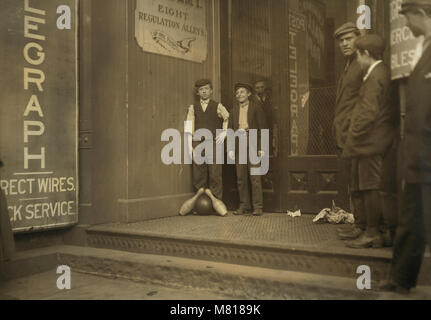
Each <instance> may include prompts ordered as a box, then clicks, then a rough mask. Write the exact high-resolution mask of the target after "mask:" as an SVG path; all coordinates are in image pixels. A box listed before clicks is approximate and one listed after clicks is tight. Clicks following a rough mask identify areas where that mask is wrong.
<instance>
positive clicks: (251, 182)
mask: <svg viewBox="0 0 431 320" xmlns="http://www.w3.org/2000/svg"><path fill="white" fill-rule="evenodd" d="M247 140H248V139H247ZM254 149H256V148H254ZM254 152H257V151H256V150H254ZM248 153H249V148H247V155H248ZM236 159H237V161H236V175H237V184H238V192H239V199H240V204H239V207H240V208H242V209H245V210H250V209H254V210H263V190H262V177H261V176H253V175H251V174H250V170H251V168H253V167H255V168H256V167H258V166H256V165H253V164H251V163H250V160H249V157H247V160H248V161H247V164H240V163H239V159H240V157H239V152H236ZM250 186H251V199H250ZM251 204H252V205H253V208H251Z"/></svg>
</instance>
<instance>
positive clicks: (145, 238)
mask: <svg viewBox="0 0 431 320" xmlns="http://www.w3.org/2000/svg"><path fill="white" fill-rule="evenodd" d="M87 234H88V236H87V241H88V244H89V246H90V247H95V248H103V249H113V250H120V251H125V252H133V253H142V254H154V255H161V256H170V257H179V258H190V259H195V260H202V261H211V262H218V263H227V264H230V265H239V266H247V267H259V268H266V269H273V270H274V272H275V273H278V272H281V271H293V272H301V273H306V274H310V276H311V275H316V276H317V275H321V276H335V277H344V278H346V279H350V280H351V279H356V278H357V277H358V274H357V268H358V267H359V266H362V265H365V266H369V267H370V269H371V274H372V279H373V280H376V281H381V280H386V279H387V276H388V273H389V269H390V262H391V250H390V249H389V250H365V249H364V250H355V249H348V248H344V247H333V248H324V247H316V246H310V245H299V244H294V245H289V244H284V245H282V244H279V243H264V242H262V241H260V242H257V243H256V241H245V240H235V241H228V240H221V239H205V238H202V237H194V236H184V235H182V236H178V235H166V234H159V233H152V232H149V231H137V230H128V229H127V228H126V229H121V228H112V227H110V226H98V227H92V228H90V229H88V230H87ZM430 262H431V261H430V259H429V257H428V258H427V259H425V261H424V265H423V270H430V269H429V268H430V266H431V263H430ZM419 283H420V284H421V285H427V286H428V285H431V274H429V273H428V272H422V273H421V275H420V282H419Z"/></svg>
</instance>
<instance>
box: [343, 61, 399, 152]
mask: <svg viewBox="0 0 431 320" xmlns="http://www.w3.org/2000/svg"><path fill="white" fill-rule="evenodd" d="M393 89H394V87H393V86H392V85H391V78H390V70H389V68H388V67H387V66H386V65H385V64H384V63H383V62H381V63H379V64H378V65H377V66H376V67H375V68H374V70H372V72H371V74H370V75H369V77H368V79H367V80H366V81H364V82H363V84H362V86H361V89H360V91H359V97H358V100H357V102H356V105H355V107H354V109H353V113H352V117H351V120H350V125H349V131H348V135H347V140H346V145H345V148H344V150H343V156H344V157H346V158H366V157H371V156H375V155H385V154H386V152H387V151H388V150H389V148H390V147H391V146H392V145H393V144H394V142H395V138H396V136H397V128H398V123H399V109H398V103H397V102H396V101H393V100H394V99H392V98H393V97H394V90H393Z"/></svg>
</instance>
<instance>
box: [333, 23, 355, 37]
mask: <svg viewBox="0 0 431 320" xmlns="http://www.w3.org/2000/svg"><path fill="white" fill-rule="evenodd" d="M350 32H355V33H358V34H359V29H358V27H357V26H356V25H355V24H354V23H353V22H347V23H345V24H343V25H342V26H341V27H339V28H338V29H337V30H335V32H334V38H335V39H338V38H339V37H341V36H342V35H343V34H346V33H350Z"/></svg>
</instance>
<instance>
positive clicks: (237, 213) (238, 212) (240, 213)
mask: <svg viewBox="0 0 431 320" xmlns="http://www.w3.org/2000/svg"><path fill="white" fill-rule="evenodd" d="M249 212H250V209H245V208H239V209H238V210H236V211H234V212H233V214H234V215H235V216H243V215H245V214H247V213H249Z"/></svg>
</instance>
